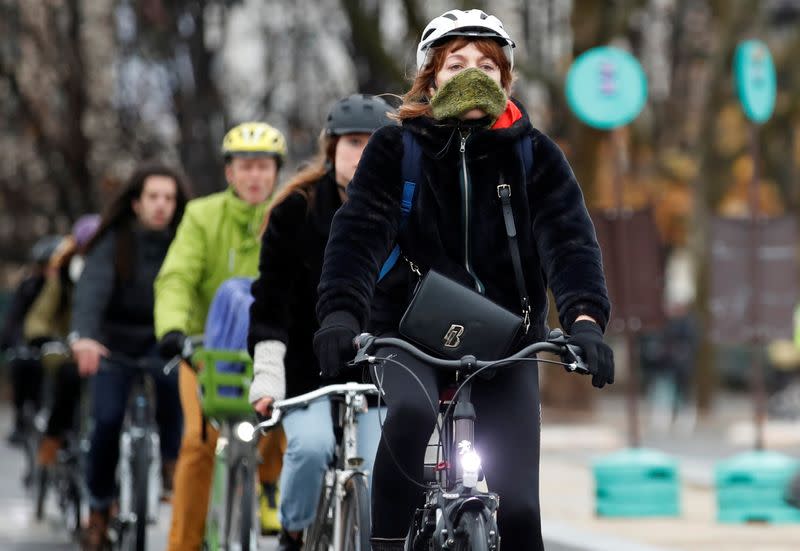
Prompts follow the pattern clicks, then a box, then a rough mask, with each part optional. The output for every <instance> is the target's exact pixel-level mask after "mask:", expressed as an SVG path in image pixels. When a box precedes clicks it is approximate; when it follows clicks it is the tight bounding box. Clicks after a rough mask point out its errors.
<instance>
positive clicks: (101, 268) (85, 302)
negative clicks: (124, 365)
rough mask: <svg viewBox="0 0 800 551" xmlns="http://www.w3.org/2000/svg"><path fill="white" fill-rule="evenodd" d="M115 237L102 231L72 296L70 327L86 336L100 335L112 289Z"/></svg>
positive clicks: (98, 336)
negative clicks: (102, 233)
mask: <svg viewBox="0 0 800 551" xmlns="http://www.w3.org/2000/svg"><path fill="white" fill-rule="evenodd" d="M114 251H115V238H114V234H113V232H108V233H106V234H105V235H104V236H103V237H101V238H100V240H99V241H97V243H95V245H94V246H93V247H92V250H91V251H89V254H88V255H87V256H86V265H85V267H84V269H83V273H81V278H80V279H79V280H78V283H77V285H76V286H75V294H74V295H73V300H72V323H71V331H75V332H77V333H78V334H79V335H80V336H81V337H85V338H89V339H95V340H97V339H99V338H100V326H101V323H102V321H103V319H104V317H105V313H106V309H107V308H108V304H109V302H110V301H111V295H112V293H113V292H114V280H115V276H116V267H115V262H114Z"/></svg>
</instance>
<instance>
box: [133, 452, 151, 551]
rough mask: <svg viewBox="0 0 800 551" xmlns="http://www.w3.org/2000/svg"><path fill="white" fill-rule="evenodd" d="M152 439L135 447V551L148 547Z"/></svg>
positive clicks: (141, 550) (142, 550)
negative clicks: (148, 503)
mask: <svg viewBox="0 0 800 551" xmlns="http://www.w3.org/2000/svg"><path fill="white" fill-rule="evenodd" d="M149 448H150V439H149V438H148V437H146V436H145V437H142V438H138V439H136V440H135V441H134V445H133V459H132V461H133V468H132V469H131V472H132V473H133V512H134V513H135V514H136V524H135V526H134V527H133V529H134V530H133V536H134V539H133V549H134V550H135V551H144V550H145V548H146V547H147V501H148V486H149V484H148V481H149V480H148V479H149V475H150V449H149Z"/></svg>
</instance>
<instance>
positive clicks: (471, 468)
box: [461, 450, 481, 488]
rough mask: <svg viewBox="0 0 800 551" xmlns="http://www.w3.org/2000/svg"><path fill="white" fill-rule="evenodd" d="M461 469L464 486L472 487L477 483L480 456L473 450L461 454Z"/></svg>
mask: <svg viewBox="0 0 800 551" xmlns="http://www.w3.org/2000/svg"><path fill="white" fill-rule="evenodd" d="M461 471H462V473H463V477H462V478H463V482H464V486H465V487H467V488H474V487H475V486H476V485H477V484H478V476H479V475H480V471H481V457H480V456H479V455H478V454H477V453H476V452H475V451H474V450H470V451H468V452H466V453H464V454H462V455H461Z"/></svg>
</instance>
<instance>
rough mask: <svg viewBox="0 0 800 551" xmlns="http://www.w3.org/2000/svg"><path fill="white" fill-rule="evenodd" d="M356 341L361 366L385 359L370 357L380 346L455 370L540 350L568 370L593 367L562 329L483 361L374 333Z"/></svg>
mask: <svg viewBox="0 0 800 551" xmlns="http://www.w3.org/2000/svg"><path fill="white" fill-rule="evenodd" d="M354 344H355V345H356V347H357V349H358V352H357V354H356V357H355V359H354V360H353V361H352V362H350V364H351V365H359V364H363V363H368V364H374V363H376V362H378V361H380V360H381V358H376V357H375V356H370V355H369V351H370V350H372V349H374V348H375V347H378V346H393V347H396V348H399V349H401V350H403V351H405V352H408V353H409V354H411V355H412V356H414V357H415V358H417V359H418V360H420V361H422V362H425V363H427V364H430V365H433V366H435V367H439V368H442V369H447V370H451V371H455V370H459V369H469V370H472V371H476V370H478V369H482V368H486V367H494V366H500V365H502V364H509V363H513V362H515V361H517V360H522V359H530V357H531V356H533V355H534V354H537V353H539V352H551V353H553V354H558V355H559V356H561V357H563V358H565V359H568V360H569V361H568V362H567V363H565V365H564V367H565V368H566V369H567V371H570V372H574V373H581V374H584V375H590V374H591V371H590V370H589V367H588V366H587V365H586V363H585V362H584V361H583V359H582V358H581V353H582V352H581V350H580V349H579V348H578V347H577V346H574V345H570V344H567V340H566V336H565V335H564V334H563V333H562V332H561V331H560V330H554V331H551V332H550V337H549V338H548V340H547V341H544V342H537V343H533V344H531V345H529V346H526V347H525V348H523V349H522V350H520V351H519V352H516V353H515V354H512V355H511V356H508V357H506V358H501V359H499V360H492V361H487V360H479V359H477V358H476V357H475V356H464V357H463V358H461V359H460V360H444V359H442V358H437V357H435V356H431V355H430V354H428V353H426V352H424V351H422V350H420V349H419V348H417V347H416V346H414V345H413V344H411V343H409V342H407V341H404V340H402V339H396V338H378V337H375V336H374V335H370V334H369V333H362V334H361V335H359V336H358V337H356V339H355V342H354Z"/></svg>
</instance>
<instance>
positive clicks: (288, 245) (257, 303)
mask: <svg viewBox="0 0 800 551" xmlns="http://www.w3.org/2000/svg"><path fill="white" fill-rule="evenodd" d="M307 212H308V201H307V200H306V198H305V196H304V195H302V194H301V193H292V194H291V195H289V196H288V197H286V198H285V199H284V200H283V201H281V202H280V203H278V204H276V205H274V206H273V207H272V210H271V211H270V215H269V223H268V225H267V229H266V231H265V232H264V236H263V237H262V238H261V252H260V255H259V260H258V272H259V274H258V278H257V279H256V280H255V281H254V282H253V286H252V289H251V292H252V294H253V299H254V300H253V304H252V305H251V306H250V329H249V331H248V336H247V345H248V348H249V350H250V354H251V355H252V354H253V351H254V349H255V347H256V344H258V343H259V342H261V341H265V340H278V341H281V342H283V343H284V344H288V340H289V325H290V323H291V315H292V313H291V311H290V310H291V308H290V306H291V300H292V296H293V293H294V292H297V291H299V289H296V287H297V286H296V284H295V273H297V272H298V270H300V269H301V268H302V262H303V258H302V253H303V251H302V248H303V241H302V236H303V231H304V228H305V225H306V219H307Z"/></svg>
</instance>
